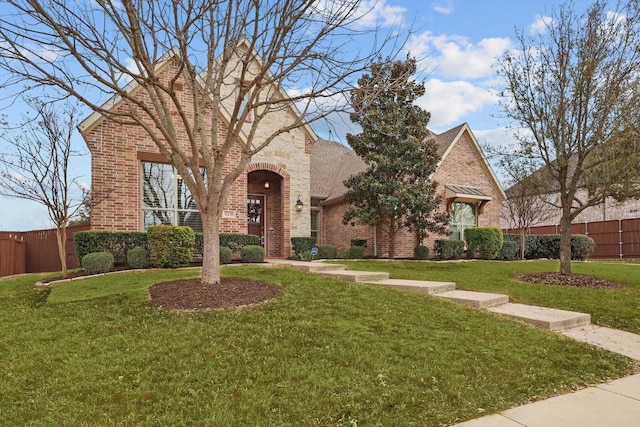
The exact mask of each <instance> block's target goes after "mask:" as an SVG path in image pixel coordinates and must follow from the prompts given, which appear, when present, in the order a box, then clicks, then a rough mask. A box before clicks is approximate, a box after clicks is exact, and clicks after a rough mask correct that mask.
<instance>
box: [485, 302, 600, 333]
mask: <svg viewBox="0 0 640 427" xmlns="http://www.w3.org/2000/svg"><path fill="white" fill-rule="evenodd" d="M488 310H489V311H492V312H494V313H498V314H502V315H504V316H508V317H511V318H514V319H518V320H522V321H523V322H526V323H530V324H532V325H535V326H538V327H541V328H544V329H550V330H552V331H564V330H566V329H570V328H577V327H580V326H585V325H589V324H590V323H591V315H590V314H585V313H577V312H574V311H566V310H558V309H556V308H547V307H537V306H533V305H525V304H514V303H508V304H504V305H501V306H498V307H490V308H488Z"/></svg>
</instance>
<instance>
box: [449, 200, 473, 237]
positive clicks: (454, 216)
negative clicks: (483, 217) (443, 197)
mask: <svg viewBox="0 0 640 427" xmlns="http://www.w3.org/2000/svg"><path fill="white" fill-rule="evenodd" d="M476 212H477V205H476V204H473V203H461V202H453V204H452V205H451V211H449V230H450V232H451V233H450V234H449V239H450V240H464V230H465V229H466V228H469V227H476V226H477V225H478V216H477V213H476Z"/></svg>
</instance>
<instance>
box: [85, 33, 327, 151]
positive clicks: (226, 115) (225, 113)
mask: <svg viewBox="0 0 640 427" xmlns="http://www.w3.org/2000/svg"><path fill="white" fill-rule="evenodd" d="M239 44H244V45H245V46H248V43H247V41H246V40H244V39H243V40H242V41H241V42H240V43H239ZM177 55H178V50H177V48H176V47H174V48H172V49H170V50H169V51H168V52H166V53H165V54H164V55H162V56H161V57H160V59H159V60H158V61H157V62H156V64H155V65H154V72H155V73H161V72H162V70H163V69H165V68H167V67H168V66H169V64H170V63H171V60H172V59H173V58H174V57H176V56H177ZM251 57H252V58H254V60H257V61H260V62H261V61H262V60H261V58H260V57H259V56H258V54H257V53H256V52H255V51H254V52H253V54H252V55H251ZM196 78H197V79H198V81H199V82H200V84H201V85H203V86H204V80H203V79H202V78H200V75H198V76H196ZM276 86H277V90H278V92H280V94H281V95H282V97H283V98H287V99H288V98H289V97H288V95H287V93H286V92H285V91H284V89H283V88H282V86H281V85H279V84H277V85H276ZM141 87H142V85H140V84H139V83H138V82H137V81H135V80H131V81H129V82H128V83H127V84H126V85H125V87H124V88H123V92H124V93H133V92H135V91H137V90H139V89H140V88H141ZM122 102H124V100H123V98H122V95H119V94H115V95H113V96H112V97H111V98H110V99H108V100H107V101H106V102H105V103H104V104H102V105H101V108H102V110H108V111H111V110H114V109H115V108H117V107H118V106H119V105H120V104H121V103H122ZM221 107H222V108H220V111H221V113H222V118H223V119H224V120H225V121H226V123H230V122H231V112H230V111H229V110H228V108H227V106H226V105H225V104H222V105H221ZM289 108H290V109H291V110H292V112H293V113H294V114H295V115H297V116H298V117H302V114H301V113H300V110H299V109H298V107H297V106H296V105H295V104H294V103H293V102H291V103H290V104H289ZM105 119H106V117H105V115H104V114H102V113H100V112H99V111H94V112H93V113H92V114H90V115H89V116H88V117H87V118H86V119H84V120H83V121H82V122H80V124H78V130H79V131H80V133H81V134H82V135H85V134H86V133H88V132H89V131H91V130H92V129H93V128H95V127H96V126H98V124H100V123H101V122H102V121H103V120H105ZM301 129H302V130H303V131H304V132H305V133H307V135H308V136H309V138H310V139H311V140H312V141H315V140H317V139H318V136H317V135H316V133H315V132H314V130H313V129H312V128H311V126H310V125H309V124H308V123H306V122H305V123H303V125H302V126H301ZM240 134H241V135H242V136H243V137H244V138H245V140H246V139H247V135H246V133H245V131H244V129H240Z"/></svg>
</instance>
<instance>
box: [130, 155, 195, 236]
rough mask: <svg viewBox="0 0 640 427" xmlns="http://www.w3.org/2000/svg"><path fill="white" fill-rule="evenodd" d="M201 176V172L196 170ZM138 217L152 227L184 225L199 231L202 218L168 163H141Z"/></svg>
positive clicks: (178, 176)
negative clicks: (139, 209)
mask: <svg viewBox="0 0 640 427" xmlns="http://www.w3.org/2000/svg"><path fill="white" fill-rule="evenodd" d="M200 172H201V173H202V174H203V176H204V169H200ZM142 214H143V215H142V216H143V225H144V229H145V230H146V229H147V228H148V227H150V226H152V225H188V226H189V227H191V228H193V230H194V231H196V232H202V219H201V218H200V213H199V212H198V206H197V205H196V202H195V200H194V199H193V196H192V195H191V192H190V191H189V189H188V188H187V186H186V185H185V183H184V182H183V180H182V177H181V176H180V175H179V174H178V173H177V171H176V170H175V168H174V167H173V166H172V165H169V164H163V163H152V162H142Z"/></svg>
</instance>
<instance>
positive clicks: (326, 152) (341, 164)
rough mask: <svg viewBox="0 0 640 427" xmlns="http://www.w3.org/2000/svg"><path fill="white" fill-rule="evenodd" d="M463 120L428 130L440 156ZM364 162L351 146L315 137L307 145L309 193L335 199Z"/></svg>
mask: <svg viewBox="0 0 640 427" xmlns="http://www.w3.org/2000/svg"><path fill="white" fill-rule="evenodd" d="M464 126H465V124H464V123H463V124H461V125H459V126H456V127H454V128H453V129H450V130H448V131H446V132H443V133H441V134H439V135H438V134H436V133H434V132H431V131H429V136H430V138H433V139H434V140H435V141H436V143H437V144H438V155H439V156H440V157H442V156H443V155H444V153H445V152H446V151H447V150H448V149H449V147H450V146H451V144H452V143H453V142H454V141H455V140H456V137H457V136H458V134H459V133H460V131H461V130H462V128H463V127H464ZM366 169H367V165H366V163H365V162H364V160H362V159H361V158H360V157H359V156H358V155H357V154H356V153H355V152H354V151H353V150H352V149H351V148H349V147H347V146H345V145H343V144H340V143H338V142H333V141H327V140H325V139H319V140H317V141H316V142H315V143H314V144H313V148H312V149H311V197H314V198H321V199H323V200H325V201H331V200H334V199H338V198H340V197H341V196H343V195H344V193H345V192H346V190H347V188H346V187H345V186H344V181H345V180H346V179H347V178H349V177H350V176H352V175H355V174H357V173H360V172H363V171H365V170H366Z"/></svg>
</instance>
